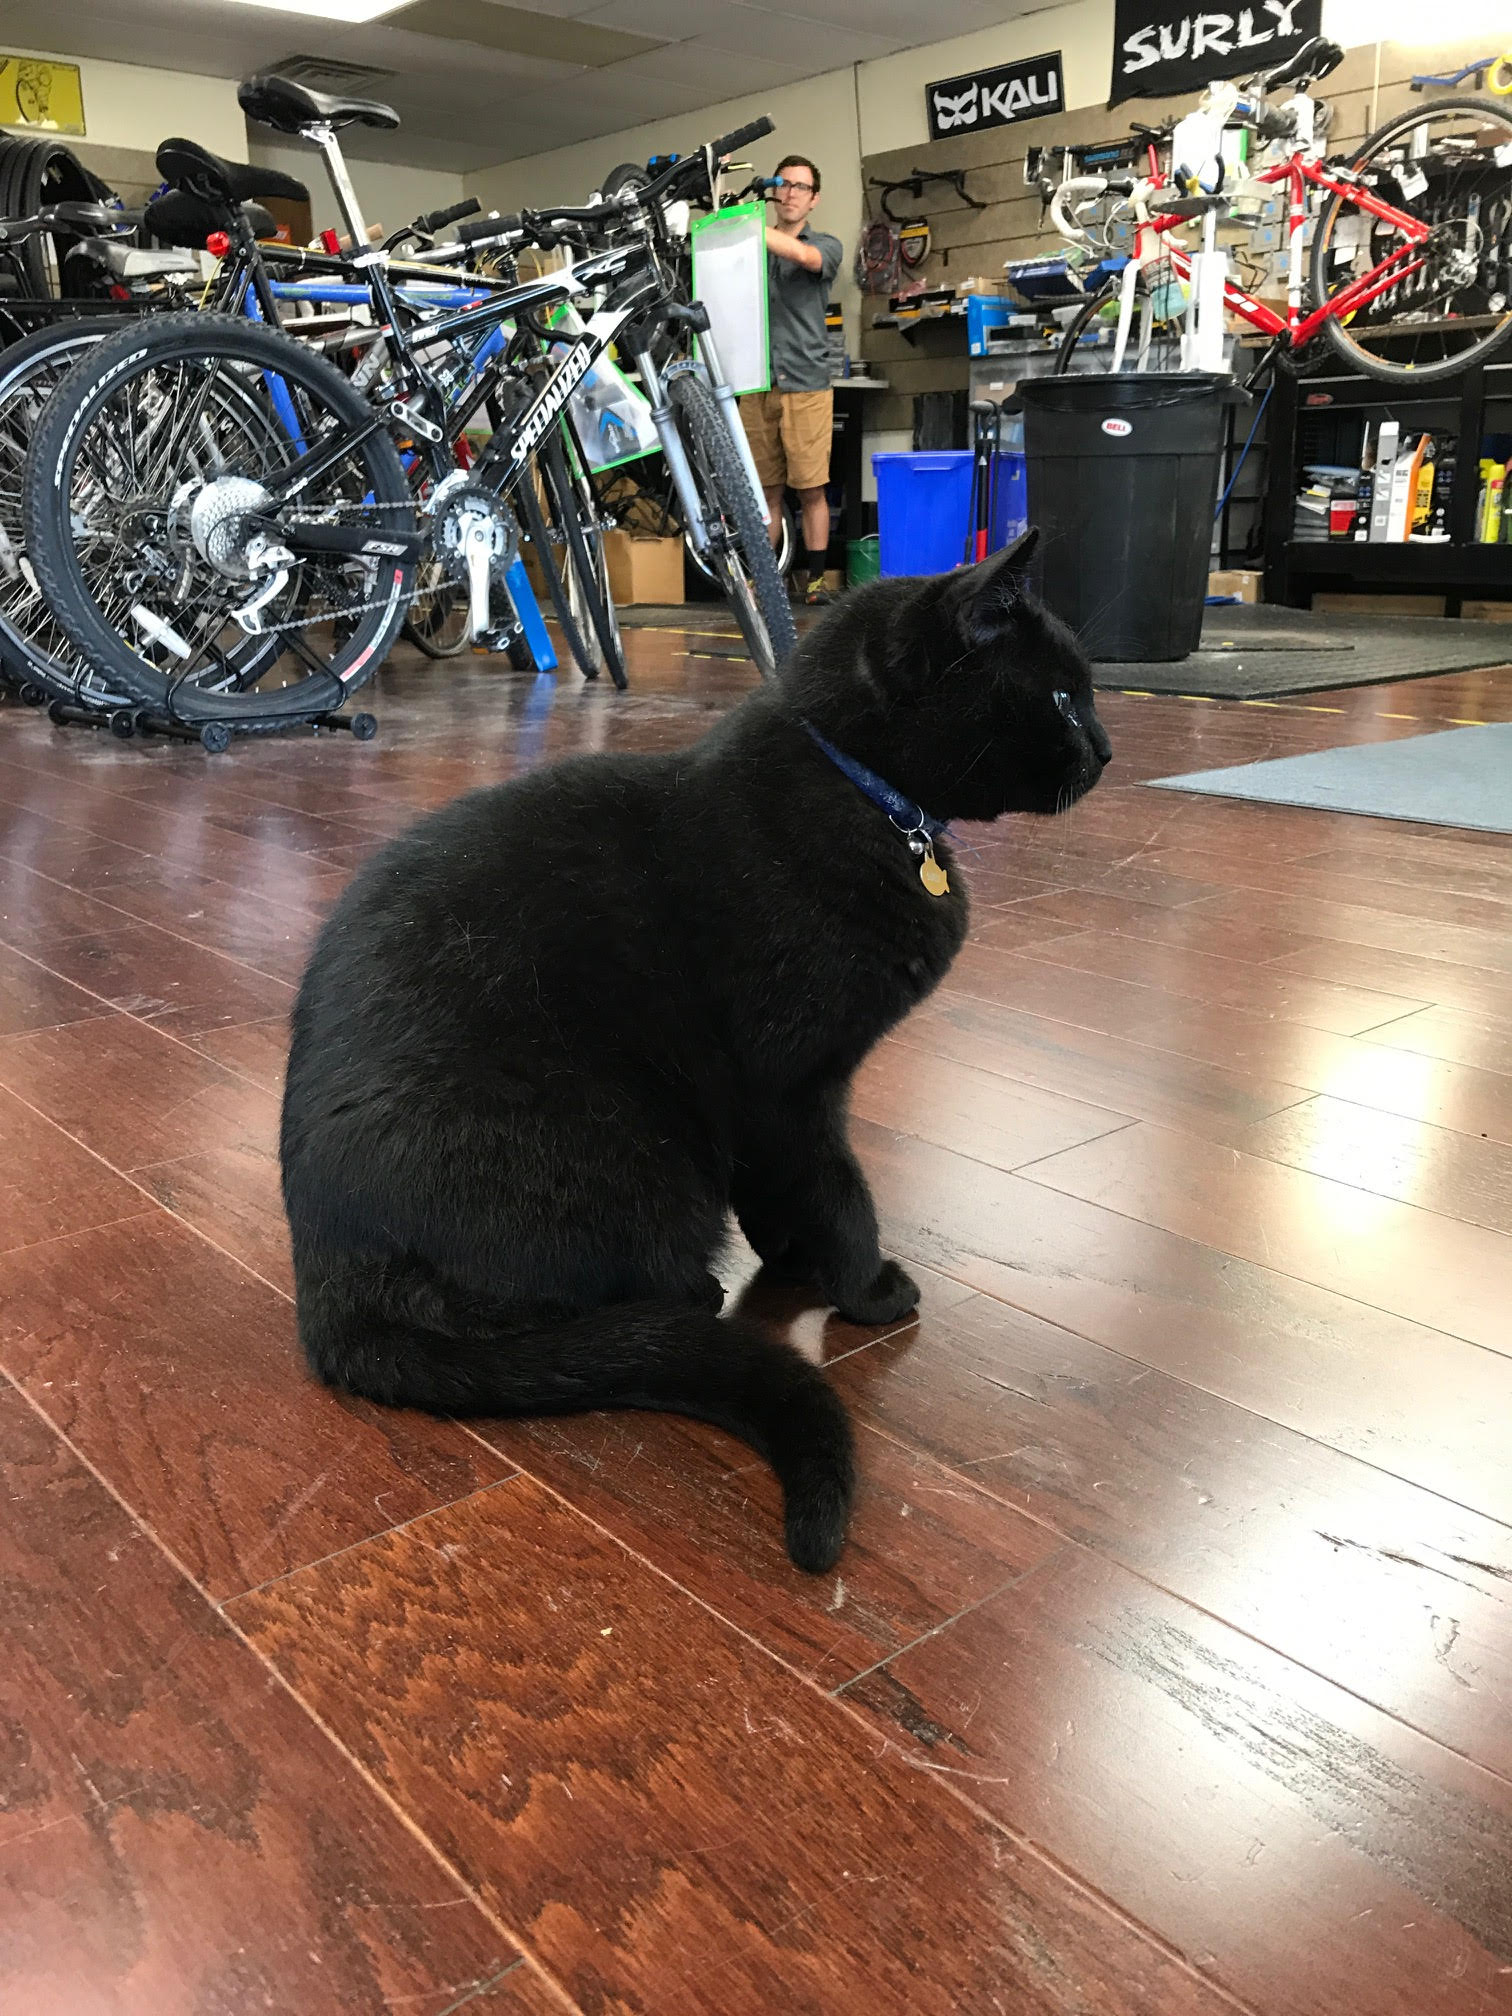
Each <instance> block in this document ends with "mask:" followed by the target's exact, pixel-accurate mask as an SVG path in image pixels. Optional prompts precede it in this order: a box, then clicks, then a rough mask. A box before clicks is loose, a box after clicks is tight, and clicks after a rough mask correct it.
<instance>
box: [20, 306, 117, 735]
mask: <svg viewBox="0 0 1512 2016" xmlns="http://www.w3.org/2000/svg"><path fill="white" fill-rule="evenodd" d="M120 327H121V325H120V323H119V321H117V320H115V319H114V318H103V317H102V318H97V319H95V320H92V321H81V322H70V323H67V324H65V325H63V326H61V327H55V328H47V329H38V330H35V331H33V333H32V334H31V335H29V336H24V337H22V338H21V339H20V341H19V342H16V343H14V344H12V345H11V346H10V348H9V349H7V350H5V351H4V352H3V354H0V547H3V548H4V549H5V565H4V567H3V569H0V573H3V576H4V578H3V579H0V671H3V672H4V673H5V675H6V676H7V677H8V678H10V679H12V680H14V681H15V683H16V684H17V685H18V686H24V685H35V686H40V687H41V688H42V690H43V691H44V692H45V693H46V694H47V695H48V696H49V698H51V699H53V700H61V701H63V702H64V703H65V704H67V705H68V706H71V707H74V706H77V707H94V708H98V709H99V710H100V711H101V712H105V711H107V710H108V709H110V708H112V707H122V706H126V705H128V704H129V701H130V695H129V694H127V693H126V692H125V691H124V690H123V689H121V688H119V687H118V686H117V687H112V686H110V685H108V684H101V683H100V682H99V680H98V676H97V675H96V674H95V673H94V671H93V670H92V668H91V667H90V666H89V665H88V664H87V663H86V662H85V660H84V659H82V658H81V657H79V656H78V654H77V653H76V652H75V651H74V650H73V649H72V647H71V645H70V643H69V641H68V638H67V637H66V635H65V634H64V632H63V630H62V629H61V627H60V626H59V624H58V622H57V620H56V619H55V617H54V616H53V613H52V611H51V609H50V608H49V607H48V605H47V602H46V599H45V597H44V596H43V595H42V593H41V590H40V587H38V588H37V589H36V590H35V591H33V590H32V588H31V583H30V582H28V580H27V574H28V572H30V573H31V575H32V579H33V580H35V570H34V569H33V568H32V567H31V563H30V558H29V555H28V552H27V547H26V535H25V531H24V528H23V526H22V522H21V485H22V480H23V477H24V473H25V467H26V449H27V447H28V445H29V441H30V436H31V432H32V428H31V426H30V424H29V423H30V421H31V420H32V417H33V415H32V410H31V408H32V405H33V404H34V405H35V408H36V410H37V411H41V410H43V409H45V406H46V402H47V400H48V399H49V398H50V396H51V394H52V392H53V391H54V390H56V389H57V387H58V386H60V385H61V384H62V382H63V380H64V379H65V378H66V377H67V375H68V373H69V372H70V371H71V370H72V369H73V367H74V365H75V364H76V363H77V362H78V361H79V359H80V357H81V356H83V355H84V353H85V352H87V351H89V350H92V349H93V348H94V347H95V345H96V344H98V343H101V342H103V341H104V340H105V339H106V338H107V337H110V336H115V335H117V334H119V332H120Z"/></svg>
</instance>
